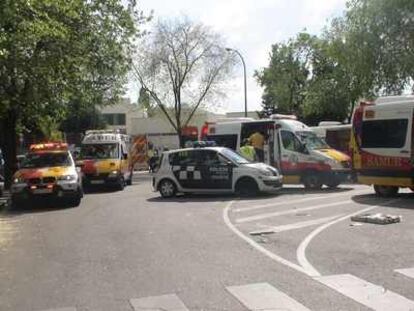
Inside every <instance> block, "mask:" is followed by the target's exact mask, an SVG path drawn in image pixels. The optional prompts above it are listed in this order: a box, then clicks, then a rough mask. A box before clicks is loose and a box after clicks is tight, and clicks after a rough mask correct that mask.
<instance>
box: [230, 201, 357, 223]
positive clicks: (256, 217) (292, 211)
mask: <svg viewBox="0 0 414 311" xmlns="http://www.w3.org/2000/svg"><path fill="white" fill-rule="evenodd" d="M350 203H354V201H352V200H347V201H341V202H333V203H327V204H321V205H314V206H309V207H303V208H295V209H290V210H287V211H280V212H273V213H264V214H259V215H254V216H249V217H243V218H238V219H236V223H238V224H241V223H245V222H251V221H256V220H262V219H266V218H273V217H278V216H283V215H289V214H296V213H298V212H305V211H312V210H316V209H320V208H325V207H331V206H337V205H345V204H350Z"/></svg>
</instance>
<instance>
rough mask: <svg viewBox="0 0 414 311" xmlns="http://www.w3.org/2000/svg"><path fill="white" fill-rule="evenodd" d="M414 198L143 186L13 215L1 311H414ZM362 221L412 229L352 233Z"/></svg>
mask: <svg viewBox="0 0 414 311" xmlns="http://www.w3.org/2000/svg"><path fill="white" fill-rule="evenodd" d="M413 199H414V196H413V195H411V194H410V193H408V192H406V193H404V194H402V195H401V196H400V197H399V198H398V199H397V200H385V199H378V198H376V197H375V196H373V195H372V191H371V189H370V188H369V187H364V186H350V185H347V186H342V187H341V188H340V189H338V190H337V191H328V190H322V191H318V192H305V191H304V190H303V189H301V188H298V187H291V188H286V189H284V190H283V191H282V193H281V194H279V195H276V196H260V197H257V198H250V199H237V198H236V197H234V196H220V197H216V196H183V197H178V198H175V199H170V200H164V199H161V198H160V197H159V195H158V194H157V193H153V192H152V191H151V188H150V181H149V179H148V178H146V177H145V176H144V175H140V176H139V177H138V179H137V180H136V182H135V183H134V184H133V185H132V186H130V187H127V188H126V189H125V190H124V191H122V192H108V191H101V192H94V193H90V194H87V195H86V196H85V198H84V200H83V201H82V204H81V205H80V206H79V207H76V208H62V207H58V206H49V207H45V206H37V207H32V208H28V209H24V210H22V209H18V210H12V211H10V210H6V211H3V212H2V213H1V214H0V280H1V281H0V310H18V311H24V310H34V311H38V310H39V311H43V310H53V311H57V310H59V311H75V310H76V311H86V310H94V311H95V310H96V311H98V310H99V311H100V310H103V311H117V310H129V311H138V310H139V311H148V310H152V311H154V310H167V311H173V310H174V311H178V310H180V311H185V310H236V311H238V310H291V311H302V310H314V311H319V310H407V311H408V310H414V269H413V268H414V252H413V251H414V247H413V245H414V243H413V242H414V210H413V209H414V208H413V202H414V201H413ZM365 210H366V212H385V213H392V214H395V215H402V216H403V221H402V222H401V223H397V224H390V225H374V224H367V223H364V224H361V225H354V224H353V223H352V222H351V221H350V219H349V217H350V215H352V214H354V213H359V212H361V211H365ZM390 306H391V307H390Z"/></svg>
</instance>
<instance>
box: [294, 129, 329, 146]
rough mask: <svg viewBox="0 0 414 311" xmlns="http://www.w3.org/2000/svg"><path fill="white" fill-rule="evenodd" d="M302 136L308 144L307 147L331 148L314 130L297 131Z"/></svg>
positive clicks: (303, 140)
mask: <svg viewBox="0 0 414 311" xmlns="http://www.w3.org/2000/svg"><path fill="white" fill-rule="evenodd" d="M296 134H297V135H298V136H299V137H300V139H301V140H302V142H304V143H305V144H306V147H307V148H309V149H326V148H329V145H328V144H327V143H326V142H325V141H324V140H323V139H322V138H319V137H318V136H316V134H315V133H314V132H310V131H303V132H296Z"/></svg>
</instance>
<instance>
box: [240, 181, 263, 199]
mask: <svg viewBox="0 0 414 311" xmlns="http://www.w3.org/2000/svg"><path fill="white" fill-rule="evenodd" d="M258 192H259V187H258V186H257V183H256V182H255V181H254V180H253V179H251V178H242V179H241V180H239V181H237V184H236V193H237V194H238V195H240V196H255V195H257V193H258Z"/></svg>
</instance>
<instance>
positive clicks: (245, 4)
mask: <svg viewBox="0 0 414 311" xmlns="http://www.w3.org/2000/svg"><path fill="white" fill-rule="evenodd" d="M138 3H139V6H140V8H141V10H143V11H144V13H147V14H148V13H149V12H150V11H151V10H153V15H154V20H157V19H158V18H168V17H174V16H180V15H186V16H188V17H189V18H190V19H191V20H193V21H196V22H202V23H204V24H206V25H208V26H210V27H212V28H213V29H214V30H215V31H216V32H218V33H220V34H221V35H222V36H223V37H224V38H225V40H226V41H227V46H228V47H231V48H234V49H237V50H239V51H240V53H241V54H242V55H243V57H244V59H245V62H246V67H247V101H248V110H249V111H252V110H260V104H261V96H262V92H263V91H262V89H261V88H260V86H259V85H258V83H257V81H256V80H255V78H254V77H253V74H254V72H255V70H260V69H261V68H263V67H265V66H267V64H268V63H269V53H270V50H271V46H272V44H274V43H277V42H283V41H286V40H288V39H289V38H291V37H294V36H295V35H296V34H297V33H298V32H300V31H302V30H304V29H306V30H307V31H308V32H310V33H312V34H318V33H320V31H321V30H322V29H323V27H324V26H326V25H328V22H329V20H331V19H332V18H333V17H336V16H340V15H341V14H342V12H343V11H344V10H345V4H346V0H170V1H169V0H140V1H138ZM137 88H138V86H137V85H136V83H130V87H129V92H128V96H130V97H131V99H132V100H133V101H135V100H136V94H137V90H136V89H137ZM243 109H244V89H243V67H242V65H241V63H240V64H239V65H238V66H237V67H236V68H235V73H234V78H233V79H232V80H231V81H229V90H228V95H227V97H226V98H225V99H223V102H222V103H221V105H220V109H219V110H220V111H221V112H226V111H243Z"/></svg>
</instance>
